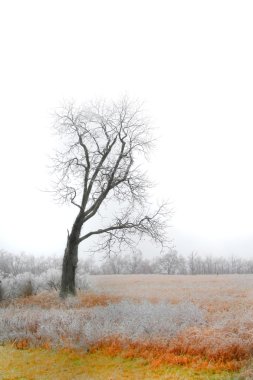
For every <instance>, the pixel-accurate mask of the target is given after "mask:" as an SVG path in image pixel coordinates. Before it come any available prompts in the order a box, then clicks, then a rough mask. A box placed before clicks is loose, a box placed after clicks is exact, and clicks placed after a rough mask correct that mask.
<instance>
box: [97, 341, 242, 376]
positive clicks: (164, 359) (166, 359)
mask: <svg viewBox="0 0 253 380" xmlns="http://www.w3.org/2000/svg"><path fill="white" fill-rule="evenodd" d="M96 351H99V352H103V353H104V354H106V355H111V356H117V355H121V356H122V357H124V358H128V359H134V358H135V359H136V358H142V359H145V360H147V361H148V362H149V363H150V364H151V366H152V368H155V367H157V366H160V365H165V364H167V365H168V364H169V365H183V366H186V367H189V368H195V369H198V370H204V369H211V370H214V371H225V370H226V371H237V370H239V369H240V368H242V366H244V365H245V363H246V360H242V359H239V358H238V359H236V358H232V357H233V355H232V356H231V358H229V359H225V358H224V356H223V357H222V356H221V357H218V356H216V357H207V356H205V355H203V352H198V350H197V349H195V350H187V349H186V350H185V347H183V346H182V347H180V344H179V345H177V346H174V347H173V346H171V347H170V346H169V347H168V346H167V345H165V344H162V343H159V342H155V343H145V342H131V341H126V340H121V339H119V338H114V339H108V340H107V341H101V342H99V343H97V344H95V345H93V346H92V347H91V349H90V352H96ZM228 357H229V356H228ZM244 359H245V357H244Z"/></svg>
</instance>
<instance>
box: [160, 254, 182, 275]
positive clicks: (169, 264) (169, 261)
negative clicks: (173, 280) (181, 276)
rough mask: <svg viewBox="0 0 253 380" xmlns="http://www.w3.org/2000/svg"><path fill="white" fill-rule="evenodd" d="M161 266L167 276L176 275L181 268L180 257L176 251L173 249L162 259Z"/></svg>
mask: <svg viewBox="0 0 253 380" xmlns="http://www.w3.org/2000/svg"><path fill="white" fill-rule="evenodd" d="M160 266H161V269H162V270H163V271H165V272H166V273H167V274H175V273H176V272H177V269H178V266H179V256H178V253H177V251H176V250H175V249H171V250H170V251H169V252H167V253H166V254H164V255H163V256H162V257H161V259H160Z"/></svg>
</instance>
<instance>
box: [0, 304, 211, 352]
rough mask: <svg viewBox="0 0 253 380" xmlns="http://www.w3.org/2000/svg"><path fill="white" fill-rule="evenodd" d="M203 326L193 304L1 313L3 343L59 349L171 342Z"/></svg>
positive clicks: (0, 339)
mask: <svg viewBox="0 0 253 380" xmlns="http://www.w3.org/2000/svg"><path fill="white" fill-rule="evenodd" d="M203 323H204V320H203V315H202V313H201V311H200V310H199V309H198V308H197V307H196V306H194V305H193V304H191V303H186V304H179V305H170V304H165V303H160V304H152V303H150V302H143V303H141V304H135V303H133V302H129V301H122V302H120V303H118V304H110V305H107V306H105V307H101V306H97V307H93V308H90V309H86V308H81V309H71V308H70V309H60V310H58V309H49V310H45V309H41V308H39V307H30V308H27V307H26V308H15V307H8V308H6V309H2V310H0V341H1V342H4V341H9V340H22V339H28V340H29V341H30V342H31V343H34V344H36V343H39V344H41V341H45V342H51V343H52V344H53V345H54V346H57V345H72V346H78V345H79V346H87V345H88V346H89V345H92V344H94V343H97V342H99V341H101V340H105V339H109V338H110V337H115V336H116V335H117V336H119V337H122V338H125V339H129V340H131V341H138V340H139V339H141V340H146V341H152V340H156V339H159V341H161V340H163V341H165V342H168V341H170V340H171V339H172V338H173V337H175V336H176V335H178V334H179V333H180V332H181V331H182V330H184V329H186V328H188V327H190V326H196V325H202V324H203Z"/></svg>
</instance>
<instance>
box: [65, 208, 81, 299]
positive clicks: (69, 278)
mask: <svg viewBox="0 0 253 380" xmlns="http://www.w3.org/2000/svg"><path fill="white" fill-rule="evenodd" d="M81 228H82V220H81V217H80V215H78V216H77V218H76V220H75V223H74V224H73V227H72V230H71V233H70V234H69V235H68V238H67V244H66V248H65V252H64V257H63V263H62V278H61V290H60V296H61V297H62V298H65V297H67V296H68V295H73V296H75V295H76V282H75V280H76V268H77V262H78V245H79V241H78V240H79V237H80V233H81Z"/></svg>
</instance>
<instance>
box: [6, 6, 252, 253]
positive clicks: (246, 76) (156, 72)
mask: <svg viewBox="0 0 253 380" xmlns="http://www.w3.org/2000/svg"><path fill="white" fill-rule="evenodd" d="M252 19H253V3H252V1H232V0H229V1H224V0H218V1H216V0H212V1H203V0H200V1H194V0H192V1H188V0H186V1H180V0H175V1H169V0H166V1H161V0H156V1H148V0H135V1H132V0H127V1H126V0H125V1H120V0H114V1H112V0H107V1H102V0H101V1H96V0H92V1H91V0H90V1H85V0H82V1H77V0H72V1H64V0H60V1H58V0H51V1H45V0H44V1H34V0H31V1H27V0H23V1H13V0H8V1H3V2H1V5H0V36H1V37H0V38H1V60H0V66H1V69H0V84H1V86H0V98H1V99H0V100H1V128H0V162H1V187H0V192H1V196H0V212H1V219H0V221H1V228H0V248H3V249H7V250H10V251H12V252H20V251H26V252H30V253H34V254H42V253H44V254H50V253H61V252H63V249H64V244H65V240H66V229H67V228H69V227H70V226H71V224H72V219H73V215H74V213H75V211H76V210H75V209H71V207H69V208H66V207H59V206H57V205H55V204H54V203H53V201H52V199H51V198H50V196H49V195H48V194H46V193H43V192H40V191H39V189H43V188H46V187H47V186H48V183H49V176H48V174H47V168H46V165H47V162H48V161H47V154H48V153H50V152H51V151H52V146H53V144H54V143H55V142H54V141H53V137H52V135H51V132H50V125H51V122H52V120H51V119H50V114H51V113H52V112H53V111H54V109H55V108H56V107H57V106H58V105H59V104H60V103H61V102H62V101H63V100H64V99H65V100H68V99H74V100H77V101H78V102H82V101H85V100H89V99H92V98H94V97H98V98H99V97H106V98H109V99H110V98H113V99H117V98H118V97H120V96H121V95H123V94H128V95H129V97H130V98H131V97H134V98H136V97H137V98H139V99H141V100H144V101H145V102H146V109H147V112H148V114H149V115H150V117H151V118H152V120H153V123H154V125H155V126H156V127H157V128H158V129H157V134H158V135H159V136H160V137H161V138H160V141H159V143H158V147H157V150H156V152H155V153H154V156H153V158H152V161H151V162H150V175H151V176H152V178H154V180H155V181H156V182H157V184H158V187H157V197H158V198H159V199H164V198H169V199H170V200H171V201H172V203H173V208H174V210H175V215H174V217H173V219H172V220H171V222H170V224H171V225H173V228H172V229H171V236H172V237H174V238H175V245H176V247H177V248H178V250H179V251H180V252H181V253H184V254H188V253H190V252H191V250H193V249H196V250H198V251H199V253H213V254H223V255H230V254H237V255H241V256H244V257H245V256H249V257H250V256H252V253H253V235H252V231H253V198H252V196H253V175H252V164H253V149H252V143H253V140H252V126H253V112H252V111H253V107H252V104H253V103H252V101H253V44H252V42H253V23H252ZM150 252H152V249H150Z"/></svg>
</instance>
